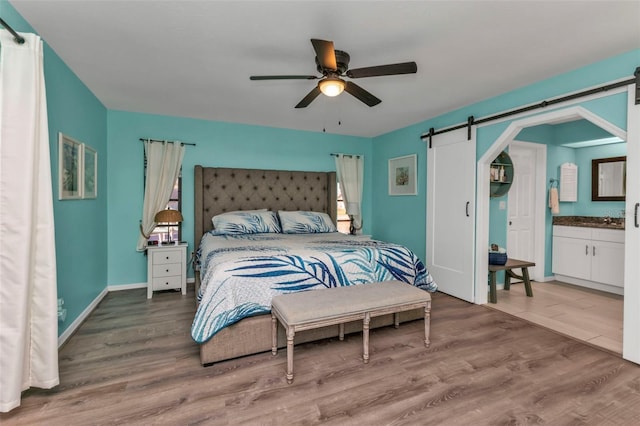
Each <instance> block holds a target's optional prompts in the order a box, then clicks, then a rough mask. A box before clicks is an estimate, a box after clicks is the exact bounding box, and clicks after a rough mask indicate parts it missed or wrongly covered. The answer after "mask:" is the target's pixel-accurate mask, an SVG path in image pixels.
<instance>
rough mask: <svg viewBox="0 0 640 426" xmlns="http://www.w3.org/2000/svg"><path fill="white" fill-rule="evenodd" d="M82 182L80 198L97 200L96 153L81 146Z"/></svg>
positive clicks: (85, 146) (87, 147) (89, 148)
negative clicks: (82, 160) (82, 158)
mask: <svg viewBox="0 0 640 426" xmlns="http://www.w3.org/2000/svg"><path fill="white" fill-rule="evenodd" d="M83 157H84V163H83V164H82V168H83V169H84V173H83V174H84V182H83V188H82V198H98V153H97V152H96V150H95V149H93V148H91V147H90V146H89V145H84V146H83Z"/></svg>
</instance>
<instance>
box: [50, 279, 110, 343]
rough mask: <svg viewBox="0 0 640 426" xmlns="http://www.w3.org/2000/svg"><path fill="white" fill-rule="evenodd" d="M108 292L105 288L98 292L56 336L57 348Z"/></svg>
mask: <svg viewBox="0 0 640 426" xmlns="http://www.w3.org/2000/svg"><path fill="white" fill-rule="evenodd" d="M108 292H109V291H108V290H107V289H106V288H105V289H104V290H102V291H101V292H100V294H98V296H97V297H96V298H95V299H93V302H91V303H89V306H87V307H86V308H85V310H84V311H82V313H81V314H80V315H78V318H76V319H75V320H73V322H72V323H71V324H69V327H67V329H66V330H65V331H64V332H63V333H62V334H61V335H60V336H58V348H60V347H61V346H62V345H63V344H64V343H65V342H66V341H67V340H68V339H69V337H71V335H72V334H73V332H74V331H76V329H77V328H78V327H80V324H82V322H83V321H84V320H85V319H87V317H88V316H89V314H90V313H91V312H93V310H94V309H95V308H96V306H98V303H100V301H101V300H102V299H104V297H105V296H106V295H107V293H108Z"/></svg>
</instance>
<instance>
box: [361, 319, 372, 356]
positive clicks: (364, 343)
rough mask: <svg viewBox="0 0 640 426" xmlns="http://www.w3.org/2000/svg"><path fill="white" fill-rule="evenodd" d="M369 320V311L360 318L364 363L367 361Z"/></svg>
mask: <svg viewBox="0 0 640 426" xmlns="http://www.w3.org/2000/svg"><path fill="white" fill-rule="evenodd" d="M370 322H371V317H370V315H369V312H366V313H365V314H364V319H363V320H362V360H363V361H364V363H365V364H368V363H369V323H370Z"/></svg>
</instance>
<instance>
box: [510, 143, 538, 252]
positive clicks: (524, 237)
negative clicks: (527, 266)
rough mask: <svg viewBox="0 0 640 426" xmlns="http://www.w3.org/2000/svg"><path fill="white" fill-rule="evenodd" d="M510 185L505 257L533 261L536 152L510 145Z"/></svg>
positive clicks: (520, 146)
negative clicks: (511, 165)
mask: <svg viewBox="0 0 640 426" xmlns="http://www.w3.org/2000/svg"><path fill="white" fill-rule="evenodd" d="M509 156H510V157H511V161H512V162H513V183H512V184H511V189H510V190H509V193H508V215H507V216H508V219H507V253H509V257H512V258H514V259H520V260H528V261H535V209H534V205H535V201H536V193H535V177H536V176H535V172H536V151H535V150H533V149H531V148H527V147H524V146H522V145H517V144H511V145H510V146H509Z"/></svg>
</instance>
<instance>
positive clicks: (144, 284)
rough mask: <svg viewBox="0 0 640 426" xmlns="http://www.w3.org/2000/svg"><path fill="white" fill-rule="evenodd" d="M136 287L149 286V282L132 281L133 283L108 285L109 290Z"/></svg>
mask: <svg viewBox="0 0 640 426" xmlns="http://www.w3.org/2000/svg"><path fill="white" fill-rule="evenodd" d="M134 288H147V283H146V282H144V283H132V284H116V285H110V286H107V291H120V290H133V289H134Z"/></svg>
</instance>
